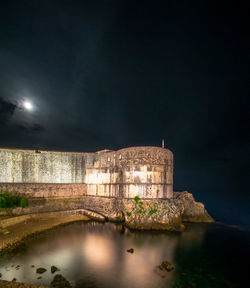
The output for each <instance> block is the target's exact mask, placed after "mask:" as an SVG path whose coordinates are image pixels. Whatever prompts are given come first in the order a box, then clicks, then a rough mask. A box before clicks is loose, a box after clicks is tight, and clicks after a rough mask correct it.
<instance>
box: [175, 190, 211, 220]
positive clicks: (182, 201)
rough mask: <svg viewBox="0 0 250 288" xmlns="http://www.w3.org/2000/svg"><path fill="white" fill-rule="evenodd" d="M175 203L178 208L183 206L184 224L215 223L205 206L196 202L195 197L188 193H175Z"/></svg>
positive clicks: (182, 217) (182, 216)
mask: <svg viewBox="0 0 250 288" xmlns="http://www.w3.org/2000/svg"><path fill="white" fill-rule="evenodd" d="M173 201H174V202H175V205H177V206H183V212H182V213H181V219H182V221H184V222H194V223H199V222H206V223H210V222H214V220H213V218H212V217H211V216H210V215H209V214H208V212H207V210H206V209H205V206H204V204H202V203H200V202H196V201H195V199H194V197H193V195H192V194H191V193H189V192H187V191H184V192H174V195H173Z"/></svg>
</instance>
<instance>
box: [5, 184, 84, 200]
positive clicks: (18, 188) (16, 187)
mask: <svg viewBox="0 0 250 288" xmlns="http://www.w3.org/2000/svg"><path fill="white" fill-rule="evenodd" d="M0 191H7V192H9V193H14V194H16V193H18V194H22V195H25V196H26V197H28V198H65V197H68V198H69V197H72V198H73V197H79V196H84V195H86V194H87V185H86V184H45V183H0Z"/></svg>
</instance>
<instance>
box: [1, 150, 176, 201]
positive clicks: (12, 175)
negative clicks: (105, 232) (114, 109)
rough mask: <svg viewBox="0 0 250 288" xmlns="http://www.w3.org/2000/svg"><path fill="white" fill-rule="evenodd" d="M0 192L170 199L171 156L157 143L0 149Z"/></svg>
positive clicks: (48, 196) (44, 195) (168, 151)
mask: <svg viewBox="0 0 250 288" xmlns="http://www.w3.org/2000/svg"><path fill="white" fill-rule="evenodd" d="M19 183H20V184H19ZM0 190H6V191H9V192H18V193H22V194H27V195H29V197H47V198H53V197H76V196H77V197H78V196H83V195H89V196H101V197H116V198H134V197H135V196H139V197H140V198H142V199H147V198H171V197H172V195H173V154H172V152H171V151H170V150H168V149H162V148H159V147H131V148H125V149H121V150H118V151H109V150H104V151H100V152H96V153H75V152H54V151H39V153H37V152H36V151H34V150H16V149H0Z"/></svg>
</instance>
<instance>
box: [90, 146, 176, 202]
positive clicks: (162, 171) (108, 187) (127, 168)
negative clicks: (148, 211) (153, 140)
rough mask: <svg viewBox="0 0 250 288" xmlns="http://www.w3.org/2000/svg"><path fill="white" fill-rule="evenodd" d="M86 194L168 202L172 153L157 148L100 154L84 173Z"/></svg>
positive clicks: (170, 186)
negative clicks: (156, 199)
mask: <svg viewBox="0 0 250 288" xmlns="http://www.w3.org/2000/svg"><path fill="white" fill-rule="evenodd" d="M86 183H87V184H88V194H89V195H98V196H110V197H121V198H134V197H135V196H139V197H140V198H142V199H146V198H171V197H172V196H173V153H172V152H171V151H170V150H168V149H163V148H160V147H150V146H145V147H130V148H125V149H121V150H118V151H100V152H99V154H98V159H97V161H96V162H95V164H94V167H92V168H91V167H90V168H89V169H87V177H86Z"/></svg>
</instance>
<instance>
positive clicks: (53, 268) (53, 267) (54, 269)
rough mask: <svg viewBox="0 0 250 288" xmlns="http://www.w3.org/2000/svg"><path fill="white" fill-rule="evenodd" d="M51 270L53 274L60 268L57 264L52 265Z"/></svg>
mask: <svg viewBox="0 0 250 288" xmlns="http://www.w3.org/2000/svg"><path fill="white" fill-rule="evenodd" d="M50 270H51V273H52V274H54V273H55V272H56V271H59V269H58V268H57V267H56V266H51V268H50Z"/></svg>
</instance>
